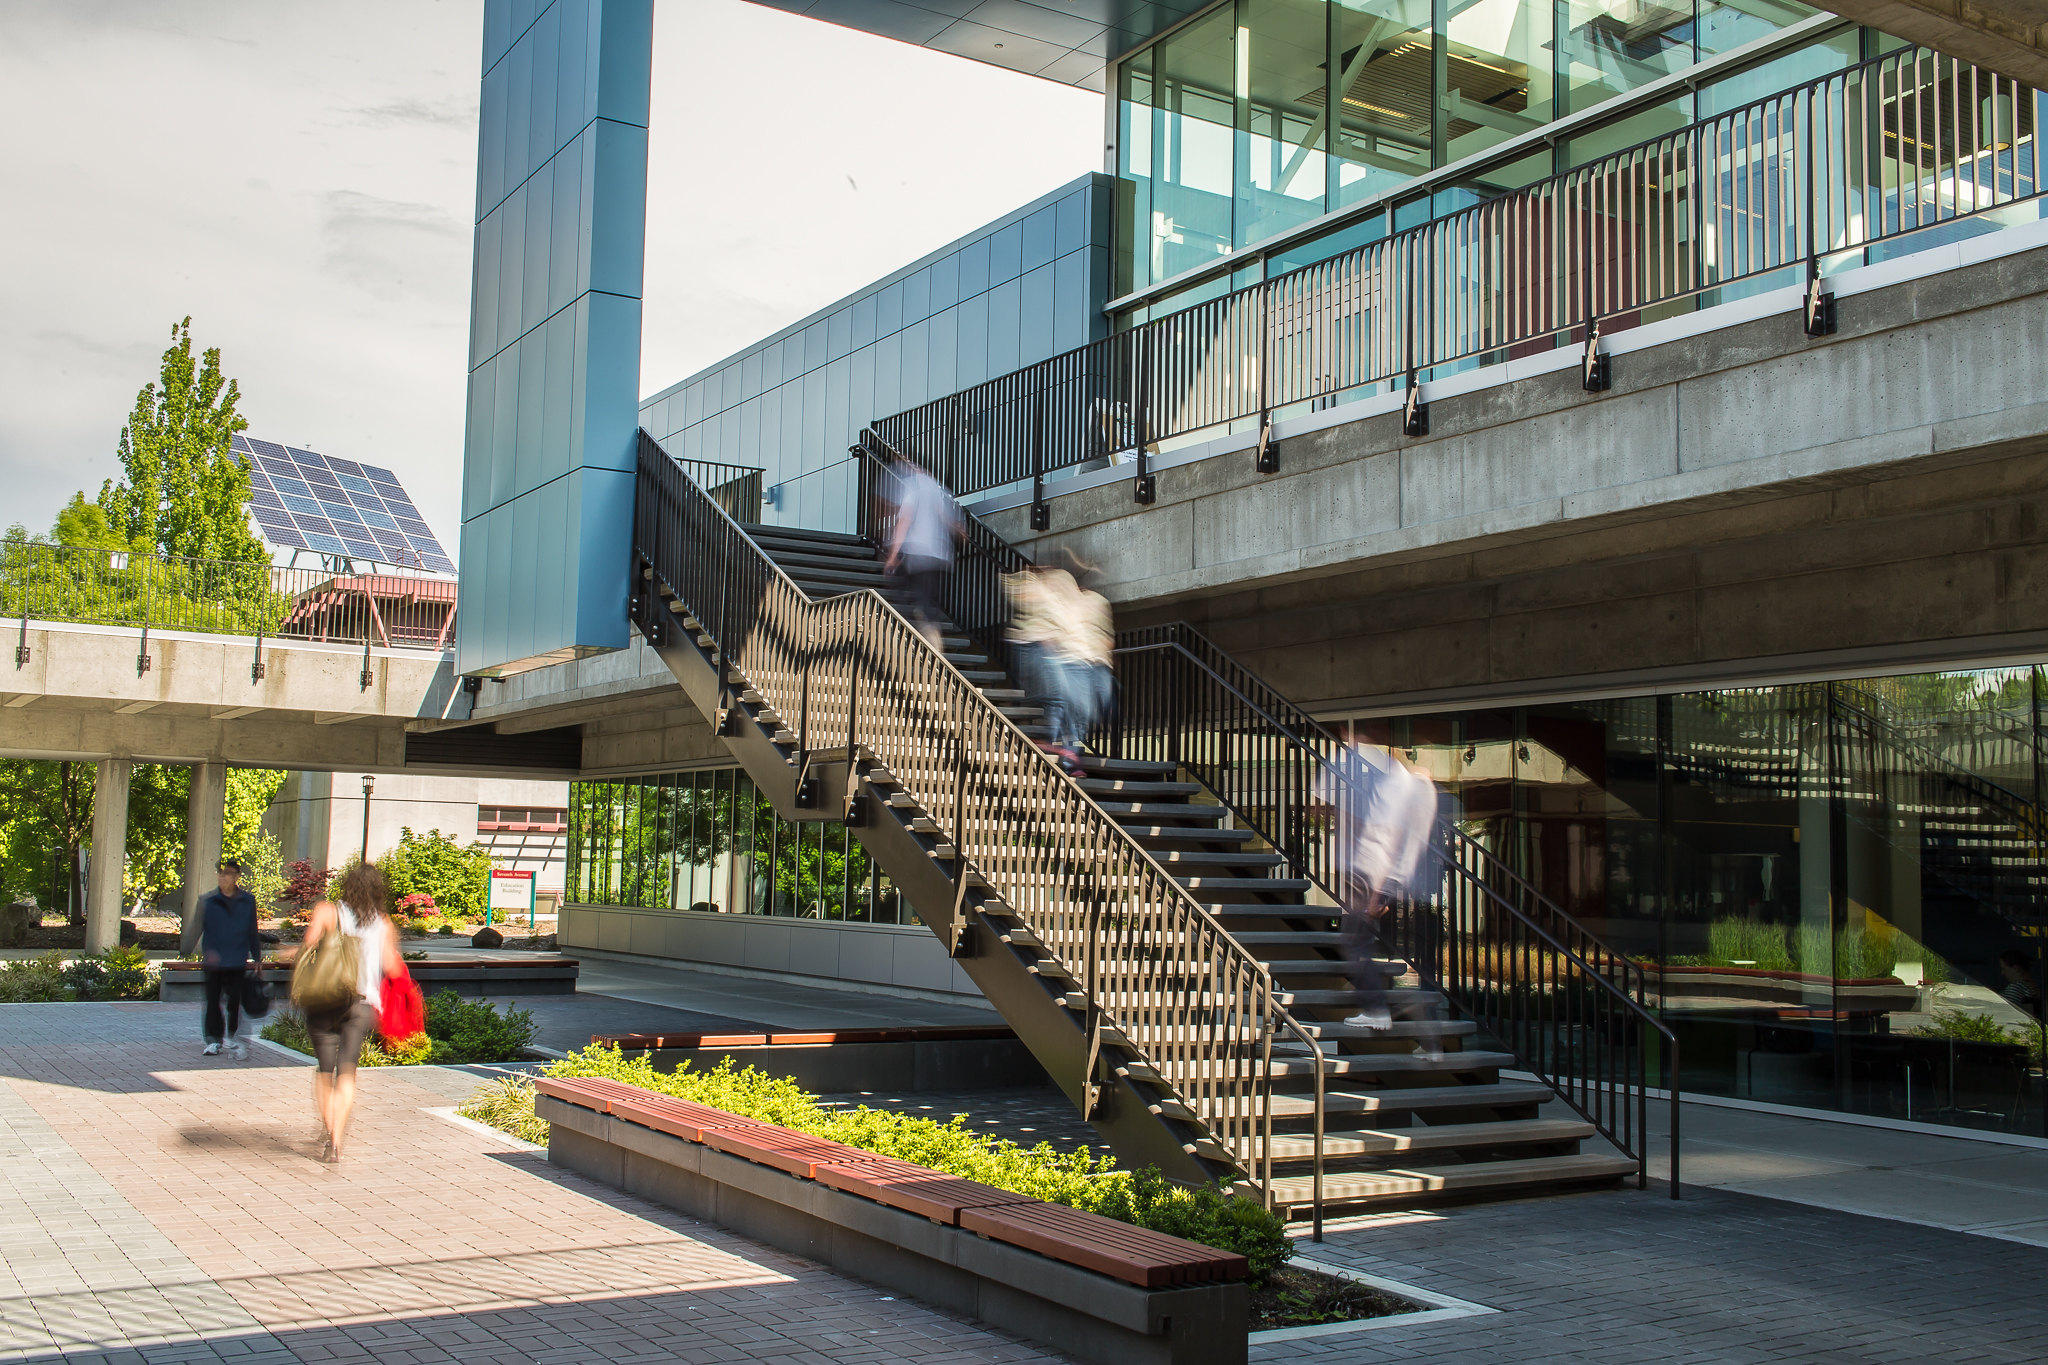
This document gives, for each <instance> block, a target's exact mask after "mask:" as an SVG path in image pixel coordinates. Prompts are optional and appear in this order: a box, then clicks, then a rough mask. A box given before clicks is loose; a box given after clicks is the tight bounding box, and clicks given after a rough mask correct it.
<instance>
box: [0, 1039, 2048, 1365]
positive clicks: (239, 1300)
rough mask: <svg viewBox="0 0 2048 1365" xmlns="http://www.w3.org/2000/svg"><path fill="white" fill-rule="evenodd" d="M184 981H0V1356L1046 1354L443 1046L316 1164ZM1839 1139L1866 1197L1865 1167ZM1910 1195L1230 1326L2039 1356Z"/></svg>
mask: <svg viewBox="0 0 2048 1365" xmlns="http://www.w3.org/2000/svg"><path fill="white" fill-rule="evenodd" d="M819 1003H820V1002H815V1001H814V1002H812V1003H811V1005H810V1006H808V1008H816V1007H818V1005H819ZM590 1004H591V1008H598V1006H597V1004H596V1002H590ZM196 1013H197V1011H196V1009H195V1008H194V1007H190V1006H182V1005H176V1006H166V1005H154V1004H112V1005H6V1006H0V1361H35V1362H45V1361H58V1360H64V1361H106V1362H115V1361H119V1362H158V1361H161V1362H195V1361H196V1362H211V1361H235V1362H243V1363H245V1365H270V1363H271V1362H306V1363H307V1365H314V1363H315V1362H319V1363H320V1365H328V1363H330V1362H348V1361H380V1362H381V1361H398V1362H408V1363H410V1362H431V1361H458V1360H459V1361H475V1362H511V1361H537V1362H538V1361H545V1362H557V1361H559V1362H572V1361H586V1360H623V1361H635V1362H640V1361H645V1362H666V1361H690V1362H698V1361H703V1362H722V1361H776V1362H783V1361H786V1362H838V1361H846V1362H865V1361H896V1360H905V1361H917V1362H978V1361H1051V1360H1057V1359H1060V1357H1057V1356H1052V1355H1049V1354H1047V1353H1045V1352H1043V1351H1040V1350H1038V1349H1037V1348H1034V1347H1032V1346H1029V1345H1027V1344H1024V1343H1021V1342H1018V1341H1016V1340H1015V1339H1013V1338H1010V1337H1007V1336H1005V1335H1003V1334H1001V1333H998V1332H993V1331H990V1330H987V1329H985V1328H982V1327H980V1326H978V1325H976V1324H973V1323H968V1322H962V1321H959V1320H957V1319H954V1318H951V1317H948V1316H947V1315H945V1314H943V1313H939V1312H937V1311H934V1310H931V1309H927V1308H924V1307H922V1306H921V1305H919V1304H917V1303H915V1302H913V1301H910V1300H907V1299H904V1298H902V1297H900V1296H896V1295H893V1294H890V1293H888V1292H886V1291H883V1290H880V1289H876V1288H874V1287H872V1286H870V1285H866V1284H863V1283H861V1282H860V1281H858V1280H854V1279H850V1278H848V1277H846V1276H843V1275H840V1274H837V1273H834V1272H831V1271H827V1270H824V1269H822V1268H819V1267H817V1266H814V1265H811V1264H809V1263H807V1262H805V1261H802V1260H800V1259H799V1258H796V1257H793V1256H789V1255H786V1254H784V1253H782V1252H779V1251H775V1250H772V1249H770V1248H766V1247H763V1246H760V1245H757V1244H754V1243H752V1242H749V1241H746V1240H745V1239H743V1238H740V1237H737V1236H735V1235H733V1234H731V1233H728V1232H726V1231H724V1230H722V1229H720V1228H718V1227H715V1226H711V1225H707V1224H703V1223H698V1222H694V1221H692V1220H690V1219H688V1218H685V1217H682V1216H680V1215H677V1214H674V1213H672V1212H669V1211H667V1210H664V1209H661V1208H658V1207H655V1206H653V1205H650V1204H647V1203H644V1202H642V1201H640V1200H637V1199H633V1198H630V1197H627V1196H624V1195H621V1194H619V1193H617V1192H615V1191H612V1190H608V1189H606V1188H604V1187H601V1186H598V1185H595V1184H593V1183H591V1182H589V1181H587V1180H585V1179H583V1178H582V1177H580V1176H576V1175H573V1174H568V1173H565V1172H561V1171H558V1170H556V1169H555V1168H554V1167H552V1166H550V1165H549V1164H548V1163H547V1161H546V1160H545V1159H544V1157H542V1156H541V1155H540V1154H538V1153H536V1152H533V1151H532V1150H530V1149H527V1148H524V1147H523V1146H521V1145H520V1144H517V1143H513V1142H510V1141H508V1140H505V1139H503V1138H500V1137H497V1136H494V1135H491V1134H489V1133H488V1132H482V1131H478V1130H476V1129H474V1128H470V1127H466V1126H461V1125H458V1124H455V1123H451V1122H449V1121H448V1120H447V1119H445V1118H443V1117H440V1116H438V1115H437V1114H435V1113H433V1112H431V1111H434V1110H437V1109H445V1108H446V1106H448V1105H450V1104H452V1103H454V1102H455V1101H456V1100H458V1099H460V1098H461V1097H463V1096H464V1095H466V1094H468V1093H469V1092H470V1090H471V1089H472V1088H473V1087H474V1086H475V1084H476V1081H477V1075H476V1074H475V1073H473V1072H470V1071H468V1070H465V1069H462V1068H449V1067H421V1068H407V1069H404V1070H402V1071H401V1070H396V1069H394V1070H385V1071H374V1072H364V1073H362V1074H363V1101H362V1105H361V1108H360V1110H359V1115H358V1120H357V1130H356V1134H355V1137H354V1140H353V1144H352V1148H351V1152H350V1156H349V1160H348V1161H347V1162H345V1163H344V1164H342V1165H341V1166H339V1167H330V1166H325V1165H322V1164H320V1163H319V1162H317V1161H316V1160H314V1159H313V1158H314V1153H315V1149H316V1145H317V1144H316V1142H315V1134H314V1124H313V1121H312V1119H311V1117H310V1115H309V1105H308V1099H307V1088H308V1068H307V1067H306V1066H305V1065H304V1064H302V1063H299V1062H297V1061H294V1060H293V1059H290V1058H286V1057H283V1056H280V1055H279V1054H277V1053H276V1052H274V1051H271V1050H269V1049H264V1048H259V1049H257V1050H256V1052H255V1053H254V1054H252V1056H251V1057H250V1059H249V1061H248V1062H246V1063H235V1062H233V1061H232V1060H229V1059H210V1058H206V1059H203V1058H201V1057H200V1056H199V1055H198V1047H197V1039H196V1037H195V1033H196V1027H195V1026H196V1022H197V1021H196ZM889 1098H892V1099H895V1100H896V1101H897V1102H898V1103H899V1104H901V1105H904V1106H906V1107H908V1106H911V1105H915V1104H924V1105H934V1106H936V1107H937V1108H938V1109H946V1108H949V1107H950V1102H951V1101H953V1100H954V1098H955V1097H951V1096H925V1097H889ZM1045 1117H1046V1120H1047V1121H1051V1120H1052V1119H1053V1118H1055V1117H1056V1116H1053V1115H1049V1114H1048V1115H1046V1116H1045ZM1822 1136H1823V1137H1824V1138H1842V1139H1843V1140H1845V1141H1846V1140H1848V1139H1849V1138H1850V1137H1852V1136H1853V1130H1850V1131H1848V1132H1845V1130H1843V1129H1841V1128H1840V1127H1839V1126H1836V1125H1828V1126H1827V1128H1826V1131H1825V1132H1824V1133H1823V1134H1822ZM1724 1137H1725V1135H1724ZM1791 1140H1792V1139H1791V1138H1790V1137H1787V1138H1786V1139H1785V1141H1787V1142H1789V1141H1791ZM1861 1141H1862V1142H1863V1144H1864V1146H1865V1147H1868V1148H1869V1149H1870V1151H1871V1152H1872V1153H1873V1154H1874V1155H1876V1156H1884V1157H1885V1158H1886V1159H1887V1160H1889V1159H1892V1155H1893V1154H1891V1153H1888V1152H1887V1151H1885V1150H1884V1149H1883V1144H1882V1143H1881V1142H1880V1140H1879V1139H1878V1138H1877V1137H1876V1136H1875V1135H1867V1136H1866V1137H1865V1138H1864V1139H1862V1140H1861ZM1887 1141H1889V1139H1887ZM1927 1150H1932V1149H1925V1148H1923V1149H1922V1151H1923V1155H1924V1153H1925V1151H1927ZM1959 1150H1961V1149H1959ZM1937 1155H1940V1154H1939V1153H1937ZM1718 1159H1720V1160H1722V1161H1723V1162H1727V1161H1729V1160H1731V1159H1732V1158H1730V1157H1729V1156H1728V1155H1727V1154H1726V1153H1723V1154H1722V1156H1721V1157H1719V1158H1718ZM1787 1159H1788V1158H1786V1157H1784V1156H1783V1155H1782V1154H1777V1155H1772V1156H1770V1157H1769V1159H1768V1161H1765V1162H1764V1167H1763V1168H1761V1169H1765V1170H1779V1169H1783V1168H1784V1162H1785V1161H1786V1160H1787ZM1743 1160H1744V1161H1745V1162H1749V1163H1752V1165H1753V1164H1754V1163H1755V1162H1757V1161H1763V1160H1764V1159H1763V1158H1760V1157H1757V1156H1755V1154H1753V1153H1752V1154H1750V1155H1749V1156H1747V1157H1744V1158H1743ZM1957 1160H1960V1161H1962V1162H1965V1163H1975V1164H1968V1165H1966V1166H1965V1167H1964V1168H1963V1169H1961V1170H1956V1171H1951V1172H1949V1173H1947V1174H1944V1175H1940V1176H1939V1177H1937V1176H1936V1175H1934V1174H1930V1173H1928V1172H1929V1170H1931V1168H1930V1167H1928V1166H1927V1165H1926V1163H1925V1162H1923V1164H1922V1166H1921V1167H1916V1168H1915V1170H1916V1174H1914V1175H1913V1176H1912V1181H1913V1183H1912V1184H1909V1185H1903V1186H1901V1187H1900V1188H1902V1189H1906V1190H1909V1191H1910V1190H1913V1189H1918V1188H1920V1187H1923V1186H1931V1183H1932V1182H1935V1181H1936V1180H1937V1178H1938V1179H1939V1180H1942V1181H1946V1182H1947V1183H1948V1184H1950V1185H1954V1186H1955V1187H1956V1188H1957V1189H1958V1190H1959V1191H1962V1192H1963V1194H1964V1195H1966V1196H1967V1198H1968V1199H1969V1200H1981V1199H1983V1198H1985V1197H1986V1196H1985V1193H1984V1191H1983V1190H1981V1189H1969V1188H1966V1185H1965V1182H1969V1181H1972V1180H1974V1181H1975V1182H1976V1183H1977V1184H1980V1185H1981V1184H1983V1183H1984V1181H1983V1180H1982V1179H1980V1177H1983V1176H1985V1175H1986V1174H1987V1172H1986V1171H1985V1170H1984V1169H1983V1163H1984V1162H1989V1161H1996V1162H1999V1163H2001V1164H2000V1166H1999V1169H2000V1171H2002V1172H2003V1173H2004V1174H2003V1176H2002V1178H2003V1179H2004V1180H2006V1181H2007V1183H2008V1186H2009V1187H2010V1189H2011V1190H2012V1191H2013V1192H2014V1193H2013V1196H2012V1197H2013V1198H2014V1199H2015V1200H2016V1201H2017V1202H2016V1203H2015V1211H2016V1212H2017V1213H2019V1214H2021V1215H2024V1214H2025V1213H2026V1212H2027V1206H2026V1205H2025V1203H2024V1199H2023V1198H2022V1196H2024V1195H2025V1194H2026V1188H2025V1187H2027V1186H2028V1185H2029V1184H2031V1186H2032V1189H2033V1191H2034V1194H2035V1195H2036V1196H2038V1194H2039V1192H2040V1191H2041V1190H2042V1189H2048V1178H2044V1170H2048V1152H2040V1151H2026V1150H2021V1149H2012V1148H1995V1147H1985V1146H1983V1145H1973V1146H1971V1147H1969V1148H1968V1151H1967V1153H1966V1154H1965V1155H1963V1156H1960V1157H1956V1156H1953V1155H1952V1154H1951V1155H1950V1162H1953V1161H1957ZM1936 1164H1946V1163H1939V1162H1937V1163H1936ZM1752 1165H1744V1166H1742V1167H1741V1168H1740V1169H1739V1170H1738V1169H1736V1168H1733V1167H1731V1168H1729V1169H1725V1170H1723V1171H1721V1172H1720V1174H1721V1175H1722V1177H1723V1178H1724V1179H1728V1180H1731V1181H1732V1180H1734V1179H1735V1178H1737V1177H1738V1176H1741V1175H1748V1176H1751V1177H1755V1176H1756V1175H1757V1174H1758V1170H1757V1169H1752ZM1857 1169H1858V1170H1859V1171H1862V1172H1864V1173H1865V1174H1864V1175H1862V1176H1860V1177H1859V1179H1861V1180H1863V1181H1864V1184H1863V1185H1860V1186H1859V1187H1858V1188H1859V1191H1860V1192H1861V1193H1860V1197H1865V1198H1868V1197H1870V1195H1871V1191H1874V1190H1875V1189H1876V1188H1878V1187H1877V1185H1876V1184H1875V1183H1874V1182H1875V1181H1876V1179H1877V1177H1878V1176H1879V1175H1881V1174H1882V1173H1883V1168H1882V1166H1881V1165H1879V1164H1875V1162H1873V1164H1869V1165H1866V1166H1863V1167H1859V1168H1857ZM1711 1170H1712V1167H1710V1166H1706V1165H1703V1166H1702V1169H1701V1174H1703V1175H1707V1174H1709V1172H1710V1171H1711ZM1804 1193H1805V1194H1806V1195H1807V1196H1808V1197H1812V1196H1813V1194H1814V1192H1813V1191H1806V1192H1804ZM1923 1203H1924V1198H1923ZM1925 1212H1927V1210H1926V1209H1925V1208H1924V1207H1921V1206H1920V1205H1915V1206H1913V1207H1912V1208H1909V1209H1907V1210H1905V1211H1904V1216H1905V1217H1909V1218H1910V1217H1914V1216H1915V1215H1916V1214H1922V1213H1925ZM1970 1216H1971V1217H1973V1218H1974V1217H1975V1216H1976V1215H1975V1213H1974V1212H1971V1213H1970ZM1927 1221H1929V1220H1928V1219H1926V1218H1924V1217H1923V1218H1920V1219H1919V1221H1901V1220H1900V1219H1898V1218H1876V1217H1870V1216H1866V1215H1864V1214H1860V1213H1855V1212H1846V1211H1842V1210H1840V1209H1832V1208H1824V1207H1814V1206H1812V1205H1811V1204H1810V1203H1809V1204H1794V1203H1790V1202H1787V1201H1785V1200H1782V1199H1771V1198H1760V1197H1757V1196H1756V1195H1753V1194H1746V1193H1740V1192H1737V1191H1735V1190H1732V1189H1709V1188H1695V1189H1691V1190H1689V1191H1688V1193H1687V1197H1686V1198H1685V1199H1684V1200H1681V1201H1678V1202H1676V1203H1673V1202H1672V1201H1670V1200H1668V1199H1665V1198H1662V1197H1661V1194H1660V1193H1659V1192H1658V1191H1656V1190H1654V1189H1653V1190H1652V1192H1650V1193H1648V1194H1642V1193H1637V1192H1635V1191H1633V1190H1625V1191H1616V1192H1603V1193H1596V1194H1588V1195H1577V1196H1569V1197H1563V1198H1554V1199H1547V1200H1526V1201H1515V1202H1508V1203H1499V1204H1491V1205H1480V1206H1473V1207H1466V1208H1453V1209H1446V1210H1436V1211H1426V1212H1411V1213H1404V1214H1393V1215H1387V1216H1384V1217H1379V1218H1372V1219H1362V1220H1353V1221H1350V1222H1347V1223H1343V1224H1340V1225H1337V1226H1336V1227H1334V1228H1333V1229H1332V1231H1331V1234H1330V1236H1329V1238H1328V1240H1327V1241H1325V1242H1324V1243H1323V1244H1322V1245H1320V1246H1313V1247H1311V1246H1308V1245H1306V1244H1304V1246H1303V1248H1302V1250H1303V1252H1304V1253H1305V1254H1307V1255H1309V1256H1312V1257H1314V1258H1315V1259H1317V1260H1319V1261H1322V1262H1325V1263H1329V1264H1332V1265H1338V1266H1345V1267H1350V1268H1353V1269H1356V1270H1360V1271H1363V1272H1366V1273H1368V1274H1372V1275H1376V1276H1379V1277H1382V1278H1385V1279H1390V1280H1395V1281H1399V1282H1402V1283H1406V1284H1409V1285H1413V1286H1416V1287H1419V1288H1421V1289H1424V1290H1427V1291H1430V1292H1432V1293H1434V1294H1438V1295H1447V1296H1451V1297H1453V1298H1457V1299H1463V1300H1467V1301H1470V1302H1472V1303H1475V1304H1478V1305H1481V1306H1483V1307H1484V1308H1486V1309H1489V1310H1492V1311H1488V1312H1483V1313H1478V1314H1474V1315H1470V1316H1465V1317H1459V1318H1449V1319H1447V1318H1442V1317H1437V1318H1433V1319H1431V1320H1424V1321H1418V1322H1415V1323H1408V1324H1397V1323H1391V1322H1389V1323H1385V1324H1381V1325H1378V1326H1375V1327H1373V1328H1372V1329H1370V1330H1366V1331H1346V1332H1339V1333H1334V1334H1327V1335H1318V1336H1309V1337H1297V1338H1290V1339H1286V1340H1267V1341H1255V1342H1254V1343H1253V1347H1252V1358H1253V1359H1254V1360H1255V1361H1268V1362H1280V1361H1292V1360H1315V1361H1318V1362H1321V1361H1329V1362H1332V1365H1350V1363H1352V1362H1357V1363H1358V1365H1364V1363H1365V1362H1380V1361H1404V1360H1429V1361H1442V1362H1452V1363H1454V1365H1500V1363H1502V1362H1534V1361H1559V1362H1564V1361H1571V1362H1598V1363H1601V1365H1605V1363H1607V1362H1613V1363H1614V1365H1622V1363H1623V1362H1629V1363H1631V1365H1632V1363H1633V1362H1647V1361H1657V1362H1664V1361H1672V1362H1729V1363H1730V1365H1752V1363H1754V1365H1763V1362H1784V1363H1786V1365H1794V1363H1796V1362H1841V1363H1842V1365H1850V1363H1851V1362H1854V1363H1855V1365H1872V1363H1877V1362H1908V1361H1966V1362H1970V1363H1971V1365H2003V1363H2006V1362H2011V1363H2012V1365H2018V1363H2019V1362H2036V1361H2040V1360H2043V1359H2044V1358H2048V1292H2044V1289H2048V1270H2044V1263H2043V1260H2042V1255H2043V1251H2042V1248H2041V1247H2040V1246H2039V1245H2034V1244H2029V1243H2028V1242H2023V1241H2019V1240H2013V1239H2012V1237H2011V1236H2010V1235H2007V1236H1999V1235H1973V1234H1972V1233H1970V1232H1965V1231H1960V1230H1953V1229H1950V1228H1945V1227H1930V1226H1925V1225H1924V1224H1925V1223H1926V1222H1927ZM2025 1231H2029V1232H2030V1231H2031V1229H2027V1230H2025ZM2021 1235H2025V1232H2022V1234H2021Z"/></svg>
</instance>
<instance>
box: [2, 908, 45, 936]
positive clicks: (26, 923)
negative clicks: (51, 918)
mask: <svg viewBox="0 0 2048 1365" xmlns="http://www.w3.org/2000/svg"><path fill="white" fill-rule="evenodd" d="M42 922H43V911H42V907H40V906H38V905H37V904H36V903H35V900H34V898H32V897H31V898H30V899H28V900H20V901H16V902H15V903H14V904H12V905H7V906H0V948H24V947H27V946H28V934H29V930H31V929H33V928H35V927H36V926H37V925H39V924H41V923H42Z"/></svg>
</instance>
